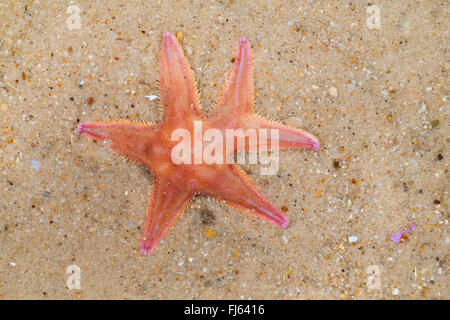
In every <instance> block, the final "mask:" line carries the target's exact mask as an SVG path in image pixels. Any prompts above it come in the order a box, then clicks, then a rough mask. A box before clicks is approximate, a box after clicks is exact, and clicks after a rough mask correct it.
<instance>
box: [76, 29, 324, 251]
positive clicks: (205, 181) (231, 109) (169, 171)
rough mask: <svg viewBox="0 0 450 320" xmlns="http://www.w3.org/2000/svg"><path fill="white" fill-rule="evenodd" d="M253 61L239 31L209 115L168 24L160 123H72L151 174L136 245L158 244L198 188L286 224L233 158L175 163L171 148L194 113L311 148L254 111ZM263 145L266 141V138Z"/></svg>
mask: <svg viewBox="0 0 450 320" xmlns="http://www.w3.org/2000/svg"><path fill="white" fill-rule="evenodd" d="M251 61H252V59H251V54H250V46H249V44H248V42H247V40H246V39H245V38H241V39H239V43H238V47H237V53H236V60H235V62H234V65H233V66H232V69H231V71H230V73H229V75H228V79H227V80H226V82H225V85H224V88H223V91H222V93H221V95H220V98H219V99H218V102H217V105H216V106H215V109H214V111H213V112H212V113H211V114H210V115H208V116H207V115H205V114H203V113H202V112H201V109H200V103H199V98H198V94H197V89H196V87H195V81H194V77H193V75H192V73H191V69H190V67H189V64H188V63H187V61H186V59H185V57H184V55H183V51H182V49H181V47H180V45H179V44H178V42H177V40H176V39H175V38H174V37H173V35H172V34H170V33H167V32H166V33H164V39H163V43H162V46H161V56H160V65H159V67H160V71H159V78H160V81H159V85H160V96H161V104H162V108H163V117H162V121H161V122H159V123H158V124H147V123H137V122H131V121H112V122H87V123H83V124H80V125H79V126H78V130H79V132H80V133H82V134H85V135H87V136H89V137H90V138H92V139H95V140H98V141H102V142H106V141H107V142H108V143H107V145H108V146H109V148H110V149H112V150H113V151H115V152H117V153H119V154H121V155H123V156H125V157H126V158H127V159H130V160H133V161H137V162H139V163H142V164H143V165H145V166H146V167H147V168H148V169H149V170H150V171H151V172H152V174H153V177H154V183H153V188H152V193H151V196H150V200H149V204H148V208H147V219H146V221H145V225H144V231H143V235H142V240H141V253H143V254H146V253H148V252H149V251H150V250H152V249H153V248H155V247H156V246H157V245H158V243H159V242H160V240H161V239H162V237H163V236H164V235H165V234H166V233H167V232H168V230H169V229H170V228H171V226H172V225H173V224H174V223H175V222H176V220H177V219H178V218H180V216H181V215H182V213H183V212H184V209H185V207H186V206H187V204H188V202H189V200H190V199H191V198H192V197H193V196H194V195H196V194H203V195H209V196H211V197H212V198H214V199H215V200H218V201H220V202H221V203H224V204H226V205H229V206H231V207H234V208H236V209H238V210H240V211H242V212H245V213H248V214H251V215H254V216H256V217H258V218H262V219H265V220H266V221H269V222H271V223H273V224H275V225H277V226H280V227H283V228H285V227H286V226H287V225H288V222H287V220H286V217H285V216H284V214H282V213H281V212H280V211H279V210H277V209H276V208H274V207H273V206H272V205H271V204H270V203H269V202H268V201H267V200H266V199H265V198H264V196H263V195H262V194H261V193H260V192H259V191H258V189H257V188H256V186H255V185H254V184H253V183H252V182H251V181H250V179H249V178H248V176H247V175H246V174H245V173H244V172H243V171H242V170H241V169H240V168H239V167H238V166H236V165H234V164H209V165H208V164H204V163H202V164H184V163H182V164H175V163H174V162H173V161H172V159H171V151H172V149H173V148H174V146H175V145H176V144H177V142H176V141H172V139H171V134H172V133H173V132H174V130H176V129H179V128H184V129H186V130H188V131H189V132H190V133H191V134H192V136H193V135H194V125H193V123H194V121H202V123H203V128H204V130H206V129H208V128H217V129H218V130H220V131H222V132H225V130H226V129H238V128H241V129H244V130H246V129H249V128H266V129H278V130H279V148H280V149H291V148H312V149H315V150H317V148H318V147H319V143H318V140H317V139H316V138H315V137H314V136H313V135H311V134H309V133H307V132H305V131H303V130H300V129H294V128H291V127H288V126H285V125H282V124H279V123H276V122H273V121H270V120H267V119H264V118H261V117H260V116H257V115H256V114H255V113H254V112H253V99H254V98H253V79H252V66H251ZM268 145H269V146H270V145H271V140H270V138H269V142H268ZM257 147H258V148H259V147H260V146H259V145H258V146H257ZM260 149H261V148H260ZM234 151H235V150H234Z"/></svg>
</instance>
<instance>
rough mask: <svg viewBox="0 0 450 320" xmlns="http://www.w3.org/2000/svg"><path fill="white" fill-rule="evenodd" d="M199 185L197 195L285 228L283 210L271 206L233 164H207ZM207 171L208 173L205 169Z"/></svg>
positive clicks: (285, 220) (286, 222)
mask: <svg viewBox="0 0 450 320" xmlns="http://www.w3.org/2000/svg"><path fill="white" fill-rule="evenodd" d="M205 170H207V171H206V172H204V173H203V177H204V178H202V180H201V181H202V182H201V183H200V184H199V191H200V193H201V194H206V195H209V196H211V197H212V198H214V199H215V200H218V201H219V202H221V203H224V204H226V205H228V206H230V207H233V208H235V209H238V210H239V211H241V212H244V213H247V214H250V215H253V216H256V217H258V218H261V219H263V220H266V221H268V222H270V223H273V224H275V225H277V226H279V227H282V228H285V227H287V225H288V221H287V219H286V217H285V215H284V214H283V213H281V212H280V211H278V210H277V209H276V208H275V207H273V206H272V205H271V204H270V203H269V202H268V201H267V200H266V199H265V198H264V196H263V195H262V194H261V192H260V191H259V190H258V188H257V187H256V186H255V185H254V184H253V182H252V181H251V180H250V178H249V177H248V176H247V175H246V174H245V173H244V172H243V171H242V170H241V169H240V168H239V167H238V166H236V165H233V164H230V165H221V166H217V167H216V168H211V167H207V168H205ZM208 171H210V172H208Z"/></svg>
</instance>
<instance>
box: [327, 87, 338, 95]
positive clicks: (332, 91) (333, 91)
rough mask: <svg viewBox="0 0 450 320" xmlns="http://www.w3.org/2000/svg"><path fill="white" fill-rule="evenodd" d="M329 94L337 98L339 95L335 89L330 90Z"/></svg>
mask: <svg viewBox="0 0 450 320" xmlns="http://www.w3.org/2000/svg"><path fill="white" fill-rule="evenodd" d="M328 93H329V94H330V96H332V97H337V95H338V91H337V89H336V88H335V87H331V88H330V89H328Z"/></svg>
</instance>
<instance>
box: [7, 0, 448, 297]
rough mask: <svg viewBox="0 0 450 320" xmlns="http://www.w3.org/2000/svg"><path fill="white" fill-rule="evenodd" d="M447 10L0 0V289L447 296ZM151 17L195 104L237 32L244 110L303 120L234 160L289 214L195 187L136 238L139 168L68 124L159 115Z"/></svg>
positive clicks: (221, 73) (211, 98) (219, 79)
mask: <svg viewBox="0 0 450 320" xmlns="http://www.w3.org/2000/svg"><path fill="white" fill-rule="evenodd" d="M71 5H72V6H75V7H70V6H71ZM448 16H449V5H448V1H434V0H430V1H406V0H405V1H274V0H272V1H271V0H259V1H70V2H69V1H43V0H40V1H38V0H34V1H32V0H27V1H12V0H11V1H8V0H0V298H3V299H20V298H32V299H47V298H52V299H55V298H56V299H111V298H117V299H212V298H216V299H380V298H384V299H448V298H449V285H450V281H449V277H448V270H449V266H448V265H449V259H450V257H449V253H448V252H449V251H448V248H449V244H450V236H449V233H448V218H449V211H448V191H449V180H448V179H449V177H448V159H449V157H450V155H449V152H448V150H449V148H448V145H449V124H448V120H449V105H448V94H449V91H448V85H449V84H448V68H449V64H448V57H449V56H448V39H449V37H448V30H450V28H449V21H448ZM378 17H379V19H378ZM164 31H170V32H172V33H173V34H175V35H177V37H178V38H179V39H180V43H181V45H182V47H183V50H184V52H185V54H186V57H187V59H188V60H189V62H190V65H191V67H192V69H193V72H194V74H195V77H196V78H197V80H198V88H199V91H200V94H201V99H202V104H203V107H204V109H206V110H207V111H208V110H211V108H212V106H213V104H214V102H215V100H216V98H217V96H218V94H219V92H220V89H221V86H222V83H223V81H224V79H225V77H226V73H227V71H228V70H229V68H230V66H231V64H232V62H231V61H232V58H233V55H234V49H235V46H236V42H237V40H238V38H239V37H240V36H245V37H247V38H248V40H249V41H250V43H251V45H252V50H253V56H254V61H253V65H254V75H255V92H256V100H255V109H256V111H257V112H258V113H260V114H262V115H264V116H267V117H272V118H274V119H277V120H280V121H282V122H283V123H286V124H289V125H292V126H295V127H299V128H303V129H305V130H308V131H309V132H311V133H313V134H314V135H316V136H317V137H318V138H319V139H320V141H321V147H320V149H319V150H318V151H317V152H314V151H312V150H300V151H299V150H290V151H283V152H281V153H280V169H279V171H278V174H277V175H274V176H261V175H259V170H258V165H251V166H245V170H246V171H247V172H248V173H249V174H250V176H251V178H252V180H253V181H254V182H255V183H256V184H257V185H259V186H260V187H261V189H262V190H263V192H264V193H265V194H266V195H267V196H268V198H269V199H271V201H272V203H273V204H274V205H275V206H276V207H277V208H283V211H284V212H285V213H286V215H287V217H288V219H289V222H290V225H289V227H288V228H287V229H277V228H275V227H273V226H272V225H269V224H268V223H265V222H263V221H261V220H258V219H256V218H253V217H251V216H247V215H243V214H241V213H240V212H238V211H236V210H234V209H231V208H228V207H225V206H223V205H221V204H218V203H217V202H214V201H211V199H209V198H207V197H203V196H199V197H196V198H195V199H194V200H193V201H192V202H191V203H190V205H189V207H188V208H187V210H186V212H185V214H184V215H183V216H182V218H181V219H180V220H179V221H178V222H177V223H176V224H175V226H174V227H173V228H172V230H171V231H170V232H169V233H168V234H167V236H166V237H165V238H164V240H163V241H162V242H161V244H160V245H159V246H158V247H157V248H156V249H155V250H153V251H152V252H151V253H150V254H149V255H147V256H142V255H141V254H140V252H139V244H140V241H139V240H140V237H141V226H142V224H143V221H144V218H145V210H146V206H147V200H148V194H149V192H150V190H151V184H152V179H153V178H152V176H151V174H150V173H148V172H147V170H146V169H145V168H143V167H142V166H140V165H136V164H130V163H127V162H126V161H123V160H122V159H120V158H119V157H116V156H114V155H113V154H111V153H110V152H108V151H107V150H106V148H104V147H102V146H101V145H99V144H95V143H93V142H92V141H90V140H88V139H85V138H84V137H81V136H80V134H78V133H77V132H76V131H75V128H76V127H77V124H78V123H79V122H84V121H90V120H110V119H138V120H149V121H158V120H159V119H160V113H159V110H158V105H159V99H158V98H157V97H158V96H159V92H158V55H159V46H160V44H161V39H162V34H163V32H164ZM154 96H156V98H155V97H154ZM412 224H413V225H414V228H412V229H410V230H409V231H408V232H407V233H404V234H403V236H402V238H401V240H400V241H399V242H395V241H393V240H392V239H391V237H392V236H393V235H394V234H398V233H400V232H401V231H402V230H408V229H409V228H410V227H411V225H412ZM71 266H72V268H75V269H72V270H78V271H79V273H78V272H77V271H75V273H76V274H77V275H79V276H80V278H79V279H80V288H79V289H77V288H76V287H75V288H74V287H73V286H71V284H73V283H72V282H70V281H69V285H68V282H67V281H68V278H69V277H71V275H70V274H68V273H67V268H68V267H69V268H70V267H71ZM73 266H76V267H73ZM78 268H79V269H78ZM72 276H73V275H72ZM68 286H69V287H68Z"/></svg>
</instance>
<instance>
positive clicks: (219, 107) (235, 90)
mask: <svg viewBox="0 0 450 320" xmlns="http://www.w3.org/2000/svg"><path fill="white" fill-rule="evenodd" d="M253 99H254V96H253V70H252V55H251V50H250V45H249V43H248V41H247V39H246V38H240V39H239V42H238V46H237V49H236V57H235V61H234V64H233V66H232V67H231V70H230V72H229V73H228V78H227V80H226V81H225V84H224V86H223V89H222V93H221V94H220V96H219V99H218V100H217V103H216V107H215V112H218V113H219V114H221V115H226V114H228V113H232V114H233V115H239V114H244V113H248V112H252V110H253Z"/></svg>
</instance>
